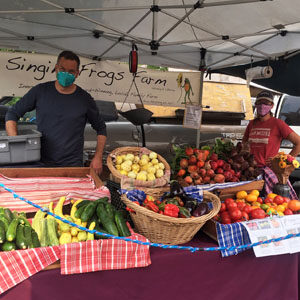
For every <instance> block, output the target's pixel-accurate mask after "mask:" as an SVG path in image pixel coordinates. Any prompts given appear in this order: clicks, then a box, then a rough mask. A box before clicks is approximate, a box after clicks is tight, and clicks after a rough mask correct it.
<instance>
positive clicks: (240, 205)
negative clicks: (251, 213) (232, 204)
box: [237, 202, 247, 211]
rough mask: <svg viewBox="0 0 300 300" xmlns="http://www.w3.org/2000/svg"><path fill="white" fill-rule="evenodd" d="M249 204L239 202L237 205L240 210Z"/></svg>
mask: <svg viewBox="0 0 300 300" xmlns="http://www.w3.org/2000/svg"><path fill="white" fill-rule="evenodd" d="M246 205H247V204H246V203H245V202H237V207H238V209H239V210H241V211H242V210H243V209H244V207H245V206H246Z"/></svg>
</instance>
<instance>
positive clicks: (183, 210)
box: [179, 206, 191, 218]
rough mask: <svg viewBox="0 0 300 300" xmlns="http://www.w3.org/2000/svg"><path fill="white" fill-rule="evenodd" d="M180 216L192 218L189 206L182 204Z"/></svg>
mask: <svg viewBox="0 0 300 300" xmlns="http://www.w3.org/2000/svg"><path fill="white" fill-rule="evenodd" d="M179 217H181V218H190V217H191V213H190V211H189V210H188V209H187V208H185V207H182V206H180V207H179Z"/></svg>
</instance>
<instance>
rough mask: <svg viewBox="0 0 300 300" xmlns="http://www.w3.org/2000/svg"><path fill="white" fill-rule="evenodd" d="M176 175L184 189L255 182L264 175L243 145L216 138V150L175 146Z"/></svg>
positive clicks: (207, 147)
mask: <svg viewBox="0 0 300 300" xmlns="http://www.w3.org/2000/svg"><path fill="white" fill-rule="evenodd" d="M172 170H173V174H174V176H173V177H175V178H176V179H177V180H178V181H180V182H181V184H183V185H184V186H188V185H201V184H214V183H223V182H238V181H246V180H254V179H256V177H257V176H258V175H259V174H260V170H259V169H258V168H257V164H256V161H255V160H254V157H253V155H252V154H250V153H249V152H248V151H245V150H243V149H242V144H241V143H237V145H236V146H234V145H233V143H232V142H231V141H223V140H221V139H216V144H215V145H214V146H213V147H209V146H204V147H202V148H201V149H198V148H192V147H186V148H185V149H182V148H178V147H175V157H174V160H173V163H172Z"/></svg>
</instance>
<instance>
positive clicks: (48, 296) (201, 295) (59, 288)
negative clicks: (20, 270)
mask: <svg viewBox="0 0 300 300" xmlns="http://www.w3.org/2000/svg"><path fill="white" fill-rule="evenodd" d="M199 237H200V239H201V242H199ZM189 244H190V245H192V246H194V247H199V246H215V244H214V242H212V240H210V239H209V238H206V236H204V235H202V234H201V235H199V236H198V237H196V238H195V239H194V240H193V241H192V242H191V243H189ZM151 260H152V265H150V266H149V267H146V268H139V269H128V270H116V271H102V272H93V273H87V274H79V275H67V276H63V275H60V270H59V269H55V270H49V271H42V272H40V273H38V274H36V275H34V276H32V277H31V278H29V279H27V280H25V281H24V282H23V283H21V284H19V285H17V286H16V287H14V288H12V289H11V290H9V291H7V292H5V293H4V294H2V295H1V296H0V299H1V300H16V299H22V300H41V299H42V300H53V299H55V300H65V299H72V300H77V299H78V300H82V299H105V300H115V299H122V300H127V299H128V300H133V299H143V300H153V299H157V300H160V299H172V300H176V299H180V300H181V299H198V300H201V299H205V300H206V299H209V300H215V299H218V300H219V299H230V300H234V299H243V300H247V299H249V300H250V299H251V300H253V299H255V300H260V299H261V300H265V299H276V300H281V299H282V300H287V299H288V300H294V299H295V300H296V299H298V289H299V288H298V286H299V281H298V271H299V268H300V264H299V255H298V254H293V255H279V256H272V257H265V258H256V257H255V256H254V254H253V251H252V250H248V251H246V252H243V253H240V254H238V255H237V256H231V257H227V258H221V256H220V253H218V252H196V253H190V252H188V251H180V250H167V249H159V248H151Z"/></svg>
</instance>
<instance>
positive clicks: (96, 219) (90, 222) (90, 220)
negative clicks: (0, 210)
mask: <svg viewBox="0 0 300 300" xmlns="http://www.w3.org/2000/svg"><path fill="white" fill-rule="evenodd" d="M93 222H95V223H96V225H97V224H98V223H99V221H98V217H97V214H96V212H94V214H93V215H92V217H91V218H90V219H89V220H88V222H87V224H86V228H89V227H90V225H91V224H92V223H93Z"/></svg>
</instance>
